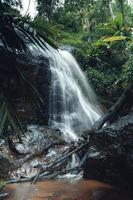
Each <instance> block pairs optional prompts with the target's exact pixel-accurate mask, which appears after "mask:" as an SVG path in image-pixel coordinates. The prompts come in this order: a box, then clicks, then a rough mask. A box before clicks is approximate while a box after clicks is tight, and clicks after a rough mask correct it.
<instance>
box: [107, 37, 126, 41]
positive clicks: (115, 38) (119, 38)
mask: <svg viewBox="0 0 133 200" xmlns="http://www.w3.org/2000/svg"><path fill="white" fill-rule="evenodd" d="M126 39H127V37H125V36H113V37H108V38H106V39H104V40H103V41H104V42H114V41H121V40H126Z"/></svg>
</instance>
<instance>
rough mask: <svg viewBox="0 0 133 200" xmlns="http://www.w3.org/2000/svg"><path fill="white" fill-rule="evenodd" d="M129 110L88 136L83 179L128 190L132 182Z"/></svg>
mask: <svg viewBox="0 0 133 200" xmlns="http://www.w3.org/2000/svg"><path fill="white" fill-rule="evenodd" d="M132 130H133V113H130V114H129V115H127V116H124V117H122V118H120V119H119V120H118V121H116V122H115V123H112V124H111V125H110V126H107V127H104V128H103V129H101V130H99V131H96V134H95V133H94V134H95V135H94V136H91V137H92V139H91V140H92V141H91V144H90V149H89V151H88V158H87V160H86V163H85V166H84V178H88V179H96V180H100V181H104V182H106V183H110V184H112V185H116V186H118V187H123V188H126V189H129V190H131V188H132V184H133V134H132Z"/></svg>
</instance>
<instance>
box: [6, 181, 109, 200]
mask: <svg viewBox="0 0 133 200" xmlns="http://www.w3.org/2000/svg"><path fill="white" fill-rule="evenodd" d="M109 188H111V187H110V186H109V185H106V184H103V183H100V182H98V181H80V182H78V183H70V182H64V181H46V182H39V183H37V184H36V185H32V184H30V183H23V184H12V185H9V186H8V187H7V188H6V191H8V192H9V194H10V198H8V199H7V200H92V199H93V198H92V197H91V195H92V193H93V192H94V191H97V190H99V189H109ZM104 200H105V199H104Z"/></svg>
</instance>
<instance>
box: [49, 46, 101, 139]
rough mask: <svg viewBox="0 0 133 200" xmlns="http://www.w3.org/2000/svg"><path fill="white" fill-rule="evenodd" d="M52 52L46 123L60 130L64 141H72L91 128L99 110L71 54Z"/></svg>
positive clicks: (60, 51) (94, 97) (62, 51)
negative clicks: (47, 119) (48, 115)
mask: <svg viewBox="0 0 133 200" xmlns="http://www.w3.org/2000/svg"><path fill="white" fill-rule="evenodd" d="M52 54H53V55H54V56H50V70H51V87H50V99H49V102H50V108H49V113H50V118H49V125H51V126H53V127H54V128H58V129H60V130H61V131H62V132H63V134H64V137H65V139H66V140H75V139H77V138H78V136H79V135H80V134H81V133H83V131H85V130H88V129H90V128H91V127H92V125H93V123H94V122H95V121H96V120H97V119H98V118H99V117H100V115H101V110H100V107H99V105H98V102H97V100H96V96H95V94H94V92H93V90H92V89H91V86H90V85H89V84H88V82H87V79H86V77H85V75H84V74H83V72H82V71H81V69H80V67H79V65H78V63H77V62H76V60H75V59H74V57H73V56H72V55H71V54H70V53H69V52H67V51H64V50H59V52H56V51H54V53H52Z"/></svg>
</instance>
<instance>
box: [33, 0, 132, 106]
mask: <svg viewBox="0 0 133 200" xmlns="http://www.w3.org/2000/svg"><path fill="white" fill-rule="evenodd" d="M50 2H51V3H50V4H49V1H41V0H38V7H37V9H38V15H37V16H36V17H35V19H34V20H33V21H32V25H33V26H35V27H36V28H37V29H38V30H39V31H40V32H42V33H43V34H47V35H48V36H49V37H50V38H51V39H52V40H53V41H54V42H55V43H56V44H57V45H58V46H61V45H64V44H65V45H72V46H74V47H75V51H73V53H74V54H75V56H76V57H77V60H78V62H79V64H80V65H81V67H82V68H83V70H84V71H85V73H86V74H87V77H88V79H89V80H90V82H91V83H92V85H93V86H94V88H95V90H96V92H97V94H98V95H99V96H100V97H102V98H101V101H102V103H103V104H106V106H107V105H109V106H110V104H112V101H115V100H116V98H117V97H118V96H119V95H120V93H121V92H122V90H123V88H125V87H126V85H127V82H128V81H129V79H130V78H131V77H132V23H133V21H132V19H133V9H132V7H131V5H129V4H128V1H127V0H115V1H110V0H99V1H94V0H73V1H71V0H65V1H64V4H61V3H59V2H60V1H58V0H55V1H52V0H51V1H50ZM104 97H105V98H104Z"/></svg>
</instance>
